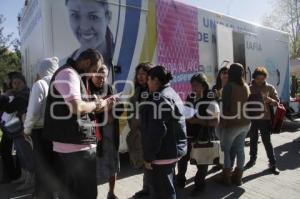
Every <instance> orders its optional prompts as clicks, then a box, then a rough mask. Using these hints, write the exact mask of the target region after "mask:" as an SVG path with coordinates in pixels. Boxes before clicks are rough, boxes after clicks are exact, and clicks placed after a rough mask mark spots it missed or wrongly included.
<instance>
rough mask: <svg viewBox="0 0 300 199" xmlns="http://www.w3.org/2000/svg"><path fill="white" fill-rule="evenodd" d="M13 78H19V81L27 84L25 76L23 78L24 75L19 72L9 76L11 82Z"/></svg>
mask: <svg viewBox="0 0 300 199" xmlns="http://www.w3.org/2000/svg"><path fill="white" fill-rule="evenodd" d="M15 79H19V80H21V81H22V82H23V83H24V84H25V86H27V83H26V78H25V77H24V75H22V74H21V73H17V74H15V75H13V76H12V78H11V82H12V81H13V80H15Z"/></svg>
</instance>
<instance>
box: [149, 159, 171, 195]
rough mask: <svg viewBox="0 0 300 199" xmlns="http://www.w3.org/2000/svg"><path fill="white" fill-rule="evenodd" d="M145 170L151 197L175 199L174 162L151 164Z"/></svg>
mask: <svg viewBox="0 0 300 199" xmlns="http://www.w3.org/2000/svg"><path fill="white" fill-rule="evenodd" d="M152 167H153V170H147V171H146V172H147V173H148V174H147V177H148V179H149V183H150V189H151V199H176V188H175V164H168V165H152Z"/></svg>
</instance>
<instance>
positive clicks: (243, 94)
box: [0, 49, 279, 199]
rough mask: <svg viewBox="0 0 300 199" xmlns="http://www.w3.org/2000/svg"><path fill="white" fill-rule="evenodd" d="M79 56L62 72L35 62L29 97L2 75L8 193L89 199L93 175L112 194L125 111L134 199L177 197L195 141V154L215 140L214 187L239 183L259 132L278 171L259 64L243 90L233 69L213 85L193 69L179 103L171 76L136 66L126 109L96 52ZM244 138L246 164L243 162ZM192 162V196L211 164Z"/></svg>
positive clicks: (271, 99)
mask: <svg viewBox="0 0 300 199" xmlns="http://www.w3.org/2000/svg"><path fill="white" fill-rule="evenodd" d="M77 57H78V58H77V59H74V58H69V59H68V60H67V62H66V64H65V65H63V66H61V67H59V60H58V58H56V57H53V58H47V59H45V60H43V61H41V62H40V63H39V64H38V66H37V68H36V81H35V83H34V84H33V86H32V88H31V92H30V89H29V88H28V86H27V85H26V80H25V78H24V76H23V75H22V74H21V73H18V72H11V73H9V74H8V79H7V81H6V84H5V86H4V89H5V90H4V93H3V94H2V95H1V97H0V111H1V114H2V116H1V130H2V132H3V135H2V139H1V145H0V147H1V148H0V149H1V157H2V164H3V166H2V168H3V171H2V174H3V176H2V183H14V184H19V186H18V187H17V188H16V191H24V190H27V189H31V188H34V195H33V197H34V198H37V199H48V198H49V199H50V198H63V199H76V198H78V199H96V198H97V195H98V192H97V184H98V180H99V179H97V176H99V178H100V180H104V181H106V182H109V190H108V194H107V198H108V199H116V198H118V196H117V195H116V193H115V191H114V189H115V184H116V182H117V174H118V173H119V172H120V160H119V153H118V151H119V144H120V141H119V133H120V128H119V119H120V116H121V115H124V113H125V114H126V115H127V118H128V124H129V128H130V132H129V134H128V136H127V144H128V152H129V159H130V163H131V165H132V167H133V168H134V169H141V168H143V169H144V173H143V182H142V183H143V189H142V190H141V191H138V192H136V193H135V194H134V193H133V194H134V195H133V198H143V197H145V196H147V197H151V198H155V199H176V198H177V194H176V191H177V189H183V188H184V187H185V185H186V181H187V180H186V176H185V174H186V171H187V168H188V163H189V161H191V153H192V152H193V150H194V148H195V147H196V145H195V144H196V143H198V144H199V143H208V144H206V145H205V144H204V145H201V144H199V146H200V145H201V146H202V147H203V146H204V147H203V148H205V147H206V148H207V147H210V145H209V143H211V142H213V141H214V142H216V143H220V145H219V146H220V148H221V151H223V153H224V158H223V159H224V160H221V159H222V158H221V155H220V157H219V159H220V160H219V161H218V162H215V163H214V164H215V167H213V170H215V171H218V170H222V172H221V174H220V177H219V178H218V179H217V181H218V182H219V183H220V184H222V185H224V186H230V185H234V186H240V185H242V183H243V182H242V178H243V171H244V170H245V169H249V168H251V167H253V166H254V165H255V162H256V159H257V143H258V136H259V132H260V135H261V137H262V141H263V144H264V146H265V149H266V152H267V155H268V158H269V169H270V172H272V173H274V174H276V175H277V174H279V171H278V169H277V167H276V159H275V155H274V150H273V146H272V142H271V133H272V129H271V124H272V118H273V117H274V116H273V115H274V114H273V107H276V106H277V104H278V103H279V98H278V95H277V92H276V89H275V88H274V87H273V86H272V85H270V84H268V83H267V77H268V72H267V71H266V69H265V68H264V67H257V68H256V69H255V71H254V73H253V75H252V76H253V81H252V82H251V83H250V85H248V84H247V83H246V81H245V75H246V74H245V69H244V67H243V66H242V65H241V64H238V63H232V64H231V65H228V66H225V67H223V68H221V69H220V70H219V73H218V76H217V79H216V85H214V86H213V87H211V85H209V82H208V79H207V77H206V75H205V74H204V73H196V74H194V75H193V76H192V78H191V80H190V84H191V91H190V94H189V95H188V97H187V99H186V101H185V102H183V101H182V99H181V98H180V96H179V95H178V94H177V93H176V91H175V90H174V89H173V88H172V87H171V81H172V78H173V77H172V74H171V72H170V71H168V70H167V69H166V68H165V67H164V66H161V65H156V66H155V65H153V64H151V63H147V62H146V63H140V64H139V65H138V66H137V67H136V71H135V78H134V88H132V91H133V92H132V93H133V94H132V95H131V96H130V97H128V98H127V99H125V101H126V103H124V100H121V99H120V95H118V94H117V93H116V91H115V90H114V88H113V86H112V85H110V84H109V82H108V71H109V70H108V68H107V66H105V64H104V63H105V60H104V59H103V57H102V55H101V54H100V53H99V52H98V51H97V50H94V49H88V50H85V51H83V52H81V53H80V54H79V55H78V56H77ZM128 102H129V103H130V104H131V106H130V107H131V108H128ZM253 102H254V103H253ZM187 108H188V110H194V113H193V114H192V116H187V113H186V112H187V111H186V109H187ZM125 110H126V111H125ZM247 136H249V137H250V140H251V141H250V142H251V144H250V161H249V162H248V163H247V164H246V165H245V152H244V147H245V139H246V137H247ZM200 148H201V147H200ZM14 151H16V157H15V156H13V154H14ZM204 155H206V154H201V153H200V154H198V156H204ZM191 163H193V164H196V166H197V172H196V174H195V180H194V181H195V183H194V189H193V191H192V192H191V195H192V196H197V195H199V194H200V193H201V192H202V191H203V190H204V189H205V186H206V180H205V178H206V175H207V173H208V168H209V166H210V165H213V164H210V163H201V164H198V163H197V162H195V161H193V162H192V161H191ZM176 165H177V168H178V169H177V170H178V172H177V173H176V171H175V170H176V169H175V168H176ZM235 165H236V166H235ZM102 194H103V193H101V195H102ZM99 195H100V193H99ZM120 197H121V196H120Z"/></svg>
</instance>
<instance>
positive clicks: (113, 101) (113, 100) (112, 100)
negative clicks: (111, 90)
mask: <svg viewBox="0 0 300 199" xmlns="http://www.w3.org/2000/svg"><path fill="white" fill-rule="evenodd" d="M106 100H107V110H111V109H112V108H113V106H114V105H115V104H116V102H117V98H116V97H115V96H111V97H109V98H107V99H106Z"/></svg>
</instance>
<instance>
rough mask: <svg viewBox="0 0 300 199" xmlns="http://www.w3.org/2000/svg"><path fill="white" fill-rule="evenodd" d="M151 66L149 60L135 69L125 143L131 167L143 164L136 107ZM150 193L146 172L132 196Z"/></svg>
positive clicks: (143, 90)
mask: <svg viewBox="0 0 300 199" xmlns="http://www.w3.org/2000/svg"><path fill="white" fill-rule="evenodd" d="M152 67H153V65H152V64H151V63H149V62H145V63H140V64H139V65H138V66H137V67H136V69H135V78H134V86H135V91H134V95H133V96H132V98H131V99H130V103H131V104H132V105H133V107H134V111H133V112H132V113H130V114H131V117H130V118H129V120H128V124H129V128H130V132H129V134H128V136H127V140H126V141H127V145H128V151H129V157H130V162H131V165H132V166H133V168H135V169H139V168H142V167H143V166H144V158H143V148H142V129H141V124H140V120H139V119H138V116H137V115H136V113H137V111H136V110H137V108H138V106H139V104H140V103H141V102H143V101H145V100H146V96H144V95H145V94H147V93H148V86H147V82H148V72H149V70H150V69H151V68H152ZM149 194H150V189H149V182H148V178H147V174H146V173H144V176H143V189H142V190H141V191H138V192H137V193H135V195H134V196H133V198H142V197H145V196H148V195H149Z"/></svg>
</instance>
